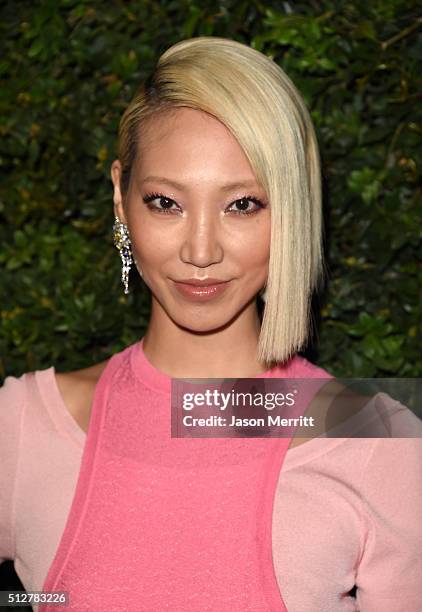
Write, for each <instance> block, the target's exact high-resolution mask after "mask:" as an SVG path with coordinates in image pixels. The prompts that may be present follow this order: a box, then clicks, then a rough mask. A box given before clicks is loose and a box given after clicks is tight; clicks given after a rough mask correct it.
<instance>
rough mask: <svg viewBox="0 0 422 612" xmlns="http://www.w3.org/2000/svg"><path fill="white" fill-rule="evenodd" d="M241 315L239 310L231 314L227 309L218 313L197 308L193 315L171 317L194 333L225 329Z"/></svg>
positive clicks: (180, 325)
mask: <svg viewBox="0 0 422 612" xmlns="http://www.w3.org/2000/svg"><path fill="white" fill-rule="evenodd" d="M239 315H240V312H239V311H236V312H235V313H233V314H230V313H228V312H227V310H225V311H224V312H221V313H219V314H217V313H216V312H215V311H214V312H212V311H209V312H208V313H205V312H202V313H201V312H200V311H198V310H195V311H194V312H192V311H191V315H190V316H189V315H187V313H184V314H183V315H182V316H180V317H177V316H173V317H171V318H172V319H173V321H174V322H175V323H176V324H177V325H178V326H179V327H181V328H183V329H186V330H187V331H190V332H192V333H198V334H200V333H203V334H206V333H211V332H216V331H218V330H223V329H224V328H226V327H228V326H229V325H231V324H232V323H233V321H234V320H235V319H236V317H238V316H239Z"/></svg>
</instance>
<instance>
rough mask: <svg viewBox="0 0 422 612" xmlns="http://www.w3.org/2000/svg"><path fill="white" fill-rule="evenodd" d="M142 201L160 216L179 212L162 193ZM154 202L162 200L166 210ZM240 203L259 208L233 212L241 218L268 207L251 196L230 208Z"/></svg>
mask: <svg viewBox="0 0 422 612" xmlns="http://www.w3.org/2000/svg"><path fill="white" fill-rule="evenodd" d="M142 199H143V201H144V202H145V204H146V205H147V206H148V208H149V209H150V210H152V211H154V212H157V213H159V214H165V215H172V214H174V212H173V211H175V210H177V209H175V208H173V204H176V202H175V201H174V200H172V199H171V198H167V197H166V196H165V195H163V194H162V193H148V194H146V195H145V196H144V197H143V198H142ZM154 200H160V205H161V206H164V208H161V207H160V206H157V205H156V204H153V201H154ZM239 202H242V205H244V204H246V206H248V205H249V204H248V203H249V202H253V203H254V204H255V205H256V206H257V208H255V209H253V210H245V209H244V210H242V209H239V210H234V209H233V210H232V212H234V214H236V215H241V216H245V215H254V214H256V213H258V212H259V211H260V210H261V209H263V208H266V207H267V204H266V203H264V202H262V201H261V200H259V199H258V198H255V197H254V196H251V195H248V196H243V197H241V198H237V199H236V200H234V201H233V202H232V203H231V204H230V207H232V206H233V205H234V204H238V203H239Z"/></svg>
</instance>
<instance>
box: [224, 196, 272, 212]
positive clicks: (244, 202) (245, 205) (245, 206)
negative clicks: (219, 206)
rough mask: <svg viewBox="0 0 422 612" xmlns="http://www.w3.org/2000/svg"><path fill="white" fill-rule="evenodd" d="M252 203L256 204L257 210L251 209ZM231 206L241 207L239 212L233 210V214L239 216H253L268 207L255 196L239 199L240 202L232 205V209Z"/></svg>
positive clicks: (237, 201)
mask: <svg viewBox="0 0 422 612" xmlns="http://www.w3.org/2000/svg"><path fill="white" fill-rule="evenodd" d="M251 202H252V203H253V204H255V208H252V209H251V208H250V207H249V206H250V203H251ZM231 206H239V207H240V208H238V209H237V210H233V212H234V213H235V214H237V215H252V214H254V213H257V212H258V211H259V210H261V208H265V207H266V205H265V204H264V203H263V202H261V200H258V198H254V197H253V196H245V197H243V198H239V200H235V201H234V202H233V203H232V204H230V207H231ZM230 207H229V208H230Z"/></svg>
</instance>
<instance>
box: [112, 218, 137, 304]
mask: <svg viewBox="0 0 422 612" xmlns="http://www.w3.org/2000/svg"><path fill="white" fill-rule="evenodd" d="M113 241H114V245H115V246H116V247H117V249H118V251H119V253H120V258H121V260H122V283H123V284H124V286H125V293H126V294H127V293H129V288H128V284H129V271H130V266H131V264H132V263H133V259H132V250H131V248H130V245H131V242H130V238H129V232H128V229H127V225H126V224H125V223H121V222H120V221H119V219H118V217H115V219H114V224H113Z"/></svg>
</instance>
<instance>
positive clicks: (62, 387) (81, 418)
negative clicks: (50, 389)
mask: <svg viewBox="0 0 422 612" xmlns="http://www.w3.org/2000/svg"><path fill="white" fill-rule="evenodd" d="M108 362H109V359H106V360H105V361H102V362H100V363H97V364H95V365H92V366H90V367H88V368H83V369H81V370H75V371H72V372H55V378H56V384H57V387H58V390H59V393H60V395H61V397H62V400H63V403H64V406H65V407H66V409H67V410H68V412H69V413H70V414H71V416H72V417H73V418H74V419H75V421H76V422H77V423H78V425H79V426H80V427H81V428H82V429H83V430H84V431H87V430H88V425H89V418H90V415H91V407H92V400H93V397H94V391H95V387H96V385H97V383H98V380H99V378H100V376H101V374H102V372H103V370H104V368H105V367H106V366H107V364H108Z"/></svg>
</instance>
